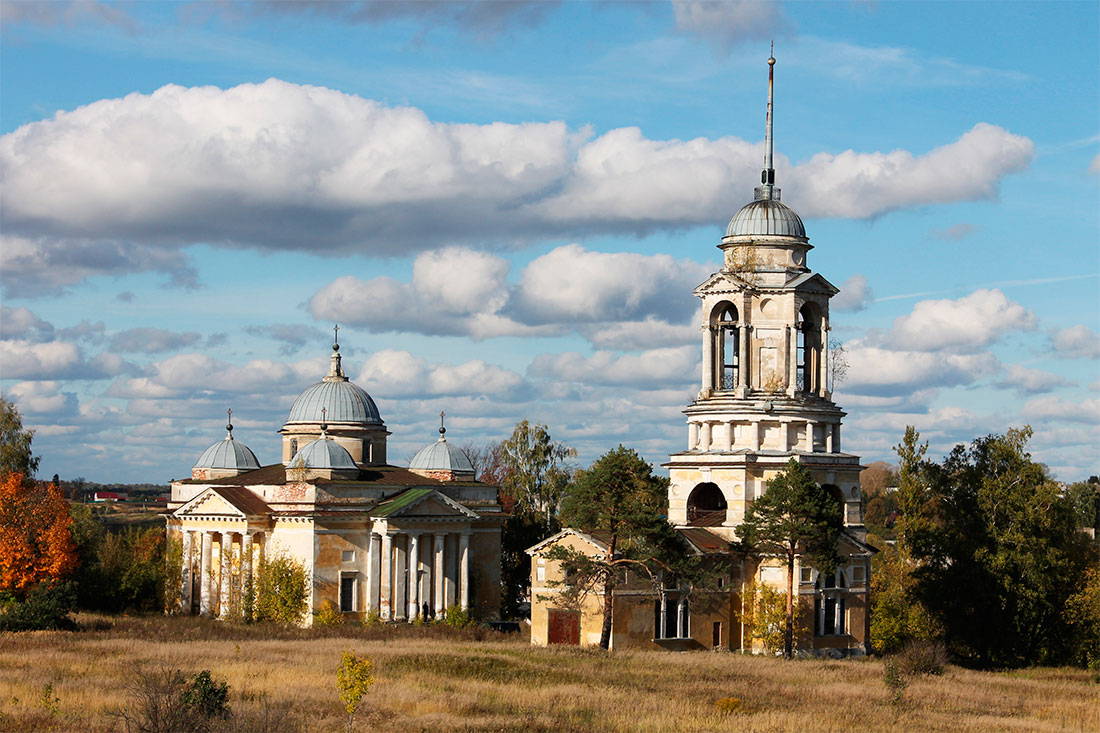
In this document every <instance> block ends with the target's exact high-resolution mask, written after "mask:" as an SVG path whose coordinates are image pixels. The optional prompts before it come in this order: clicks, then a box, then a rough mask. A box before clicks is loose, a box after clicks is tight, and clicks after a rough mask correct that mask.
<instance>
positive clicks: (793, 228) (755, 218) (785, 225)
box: [726, 198, 806, 239]
mask: <svg viewBox="0 0 1100 733" xmlns="http://www.w3.org/2000/svg"><path fill="white" fill-rule="evenodd" d="M752 235H758V236H771V237H800V238H802V239H805V238H806V227H805V226H803V224H802V219H800V218H799V216H798V214H796V213H795V212H794V209H792V208H791V207H790V206H787V205H786V204H784V203H783V202H781V201H778V200H776V199H770V198H769V199H758V200H756V201H753V202H752V203H750V204H746V205H745V206H743V207H741V210H740V211H738V212H737V213H736V214H734V215H733V218H732V219H730V223H729V226H727V227H726V236H727V237H742V236H752Z"/></svg>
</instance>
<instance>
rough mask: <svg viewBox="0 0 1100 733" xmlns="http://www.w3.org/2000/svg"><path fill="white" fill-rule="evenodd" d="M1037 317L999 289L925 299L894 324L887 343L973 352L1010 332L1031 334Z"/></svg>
mask: <svg viewBox="0 0 1100 733" xmlns="http://www.w3.org/2000/svg"><path fill="white" fill-rule="evenodd" d="M1037 323H1038V319H1037V318H1036V317H1035V314H1034V313H1032V312H1031V311H1029V310H1028V309H1027V308H1024V307H1023V306H1022V305H1020V304H1019V303H1015V302H1013V301H1011V300H1009V299H1008V298H1007V297H1005V295H1004V293H1002V292H1001V291H1000V290H996V289H994V290H985V289H980V290H975V291H974V292H973V293H971V294H970V295H967V296H965V297H963V298H958V299H956V300H923V301H921V302H919V303H917V304H916V306H914V307H913V312H912V313H911V314H909V315H907V316H901V317H900V318H898V319H897V320H896V321H894V327H893V329H892V330H891V331H890V333H889V334H887V341H888V342H889V343H890V344H891V345H893V346H895V347H897V348H904V349H912V350H914V351H939V350H950V351H954V352H959V353H973V352H975V351H979V350H980V349H983V348H985V347H987V346H989V345H990V344H993V343H995V342H997V341H998V340H1000V338H1001V337H1002V336H1003V335H1004V334H1005V333H1008V332H1010V331H1032V330H1034V329H1035V327H1036V325H1037Z"/></svg>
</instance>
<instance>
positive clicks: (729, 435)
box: [723, 422, 734, 451]
mask: <svg viewBox="0 0 1100 733" xmlns="http://www.w3.org/2000/svg"><path fill="white" fill-rule="evenodd" d="M725 426H726V444H725V446H723V447H724V448H725V449H726V450H728V451H730V450H733V443H734V437H733V423H732V422H727V423H725Z"/></svg>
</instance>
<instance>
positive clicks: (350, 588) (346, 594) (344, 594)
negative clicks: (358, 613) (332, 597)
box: [340, 575, 355, 613]
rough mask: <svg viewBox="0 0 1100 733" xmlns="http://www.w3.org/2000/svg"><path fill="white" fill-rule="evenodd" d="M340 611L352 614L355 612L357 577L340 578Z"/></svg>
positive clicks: (344, 576)
mask: <svg viewBox="0 0 1100 733" xmlns="http://www.w3.org/2000/svg"><path fill="white" fill-rule="evenodd" d="M340 610H341V611H343V612H344V613H352V612H353V611H354V610H355V576H354V575H342V576H340Z"/></svg>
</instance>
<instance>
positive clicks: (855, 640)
mask: <svg viewBox="0 0 1100 733" xmlns="http://www.w3.org/2000/svg"><path fill="white" fill-rule="evenodd" d="M768 64H769V80H768V111H767V125H766V127H767V134H766V140H765V146H766V152H765V162H764V169H763V173H762V176H761V185H760V186H759V187H758V188H756V191H755V198H754V200H753V201H752V202H750V203H749V204H747V205H745V206H744V207H742V208H741V209H740V210H739V211H738V212H737V213H736V214H735V215H734V216H733V218H732V219H731V220H730V222H729V225H728V226H727V228H726V232H725V236H724V237H723V238H722V240H721V242H720V243H719V245H718V247H719V249H721V250H722V252H723V265H722V268H721V269H720V270H719V271H718V272H716V273H714V274H713V275H711V276H710V277H709V278H708V279H707V280H706V281H705V282H704V283H702V284H701V285H699V286H698V287H697V288H696V289H695V295H696V296H697V297H698V298H699V299H700V300H701V301H702V303H701V308H700V315H699V326H700V332H701V335H702V344H701V346H702V374H701V382H700V385H699V390H698V394H697V395H696V397H695V399H694V400H693V401H692V402H691V404H690V405H688V406H687V408H686V409H685V410H684V413H685V415H686V416H687V445H686V449H685V450H683V451H680V452H677V453H673V454H672V455H671V456H670V459H669V461H668V462H667V463H666V464H665V466H667V468H668V470H669V477H670V481H671V483H670V486H669V493H668V505H669V521H670V522H671V523H672V524H673V525H675V526H676V527H677V528H678V530H679V531H680V532H681V534H682V535H683V536H684V539H685V548H689V549H688V550H686V551H694V552H698V551H700V550H699V548H700V547H704V546H706V547H710V548H712V549H710V550H708V552H710V553H711V554H713V553H714V552H715V550H714V549H713V548H714V547H715V546H720V547H726V548H728V546H729V543H730V542H731V541H735V540H737V539H738V535H737V528H738V525H740V524H741V522H742V521H743V520H744V517H745V514H746V512H747V511H748V509H749V507H750V506H751V505H752V502H753V500H754V499H755V498H756V497H759V496H761V495H762V494H763V493H764V492H765V491H766V490H767V484H768V481H769V480H770V479H771V478H772V477H774V476H775V475H776V474H777V473H778V472H779V471H781V470H782V469H783V467H784V466H786V464H787V462H788V461H790V460H792V459H793V460H795V461H798V462H800V463H802V464H803V465H804V466H806V468H808V469H809V470H810V472H811V473H812V475H813V477H814V479H815V480H816V481H817V482H818V483H819V484H820V485H821V486H823V487H824V488H825V489H826V490H828V491H829V493H830V494H832V495H833V496H834V497H835V499H836V501H837V502H838V503H839V504H840V505H841V507H842V511H843V517H844V524H845V528H844V533H843V535H842V538H841V543H840V544H841V547H840V550H841V554H842V556H843V557H844V558H845V560H844V562H843V563H842V564H841V566H840V567H839V568H838V570H837V571H836V573H835V574H833V575H832V576H831V577H822V576H821V574H819V573H818V572H817V571H816V570H815V569H814V568H811V567H805V566H801V564H799V565H797V566H796V568H795V574H796V577H795V579H794V588H795V592H796V593H797V595H798V598H797V599H796V603H797V604H798V606H797V607H798V609H799V613H800V615H801V617H802V618H801V620H802V622H803V624H802V625H803V627H804V628H805V629H806V632H805V633H804V634H803V636H802V638H800V639H799V640H798V647H799V648H800V649H802V650H804V651H807V650H816V651H822V652H823V651H825V650H836V651H835V652H833V653H842V654H850V653H857V654H858V653H865V652H866V651H867V650H868V646H867V645H868V640H869V633H870V617H869V614H868V608H869V585H870V557H871V554H872V553H873V552H874V549H873V548H871V547H869V546H868V545H867V544H866V543H865V542H864V540H865V538H866V530H865V528H864V527H863V519H862V515H861V494H860V486H859V472H860V469H861V466H860V463H859V458H858V457H857V456H854V455H851V454H848V453H844V452H843V451H842V450H841V424H842V419H843V417H844V416H845V413H844V412H843V411H842V410H841V409H840V408H839V407H838V406H837V405H836V404H835V403H834V402H833V401H832V391H831V384H830V376H831V375H830V353H829V331H830V317H829V299H830V298H831V297H832V296H834V295H835V294H836V293H837V292H838V290H837V288H836V287H834V286H833V285H832V284H830V283H829V282H828V281H827V280H826V279H825V278H824V277H822V276H821V275H819V274H816V273H814V272H813V271H812V270H810V268H809V265H808V263H807V259H808V254H809V252H810V250H811V249H812V246H811V245H810V242H809V239H808V237H807V236H806V230H805V227H804V225H803V223H802V220H801V218H800V217H799V216H798V214H797V213H795V211H794V210H793V209H791V208H790V207H789V206H787V205H786V204H784V203H782V202H781V201H780V189H779V188H778V187H777V186H776V185H775V170H774V168H773V164H772V156H773V152H772V99H773V70H774V64H775V59H774V58H771V59H769V60H768ZM551 540H554V538H551ZM555 541H563V542H567V543H569V544H572V545H574V546H576V547H578V548H586V549H585V551H591V552H592V553H595V554H598V553H600V552H601V550H600V541H599V538H598V537H592V536H585V537H584V538H582V539H579V538H578V537H575V536H574V537H566V536H565V535H564V534H563V535H562V536H561V537H560V538H559V540H555ZM548 543H549V544H547V543H543V544H542V545H537V546H535V547H534V548H531V550H530V551H529V552H530V554H531V555H532V579H533V580H532V584H533V588H534V587H537V588H538V590H533V591H532V595H533V596H537V595H538V594H539V593H541V594H542V595H543V597H544V598H548V599H550V600H548V601H546V602H543V603H541V604H540V603H536V605H541V606H543V607H542V608H539V609H538V610H537V611H535V610H533V615H532V624H533V627H532V639H533V641H535V642H536V643H549V642H550V641H551V640H552V636H553V633H552V632H555V630H554V624H553V623H552V619H551V616H552V609H553V603H552V598H553V593H554V582H553V581H546V580H545V578H546V577H549V576H548V575H547V574H548V573H549V574H550V576H553V574H554V573H555V572H556V570H555V569H554V568H550V569H547V568H546V563H547V561H546V560H545V559H544V558H543V557H542V554H543V552H545V551H546V550H547V549H549V546H550V545H552V544H553V542H551V541H548ZM727 554H728V553H727ZM726 561H727V562H729V564H730V572H729V573H728V575H727V576H726V577H725V578H724V586H723V587H724V588H725V590H724V592H723V593H722V596H723V597H724V599H725V600H724V601H723V602H716V600H715V599H714V598H713V597H708V598H706V603H705V610H704V609H703V608H697V609H693V608H692V606H691V598H692V597H694V598H696V599H698V600H702V598H701V597H700V596H699V595H698V594H697V595H695V596H692V595H691V594H690V593H688V592H687V591H686V589H684V590H678V589H675V588H672V589H667V590H663V591H662V592H661V593H659V594H657V593H655V592H653V591H652V590H650V591H649V592H646V591H644V590H639V589H635V590H634V591H627V592H624V597H623V598H622V599H619V598H616V599H615V600H616V612H615V618H616V622H615V623H616V624H617V625H618V628H617V629H616V630H615V631H614V632H613V643H614V639H619V643H620V644H624V643H625V644H643V645H647V644H658V645H660V646H669V645H668V644H666V643H661V642H663V641H664V640H667V639H673V640H678V641H679V642H682V645H686V646H687V647H689V648H690V647H692V646H695V647H696V648H698V647H707V648H710V647H718V648H725V649H752V648H756V649H759V648H760V641H759V640H754V639H752V638H751V635H748V636H747V635H746V630H745V627H744V625H743V624H742V620H743V619H744V618H745V615H744V613H743V609H744V608H745V606H746V604H751V603H752V600H751V599H749V598H746V597H745V593H749V592H752V589H754V588H757V589H758V588H760V587H762V586H770V587H773V588H775V589H776V590H780V591H782V592H783V593H784V594H785V593H786V567H785V565H784V564H783V563H780V562H779V561H778V560H773V559H769V558H764V559H763V560H761V561H754V560H751V559H749V558H739V557H735V556H733V555H732V554H728V559H727V560H726ZM540 566H541V569H540ZM540 576H541V577H542V578H543V580H541V581H540V580H539V577H540ZM710 595H711V596H713V592H711V594H710ZM669 603H672V604H674V605H675V606H676V608H677V610H676V611H675V612H672V611H670V610H669V608H668V604H669ZM697 605H698V603H697ZM600 607H602V602H601V604H600ZM750 607H751V605H750ZM558 610H559V611H564V609H558ZM588 616H590V614H585V613H584V612H583V610H582V612H581V614H580V615H579V616H578V617H577V618H576V622H577V625H578V627H579V628H580V633H579V634H577V635H576V637H577V638H579V639H587V640H588V643H593V642H592V641H591V640H592V639H593V638H594V639H596V640H598V638H599V633H598V632H599V618H596V617H592V618H589V619H588V622H587V623H586V618H587V617H588ZM620 617H621V620H620ZM670 618H671V619H674V621H675V627H674V628H675V631H674V633H672V634H671V635H670V634H669V633H668V626H669V624H668V619H670ZM569 623H573V621H570V622H569ZM593 624H594V626H593ZM559 626H560V624H559ZM586 629H587V633H586ZM556 633H558V635H559V636H560V632H556Z"/></svg>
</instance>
